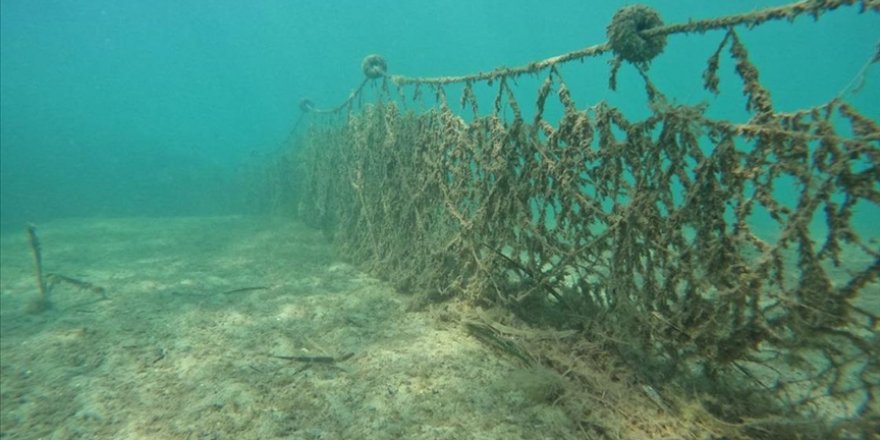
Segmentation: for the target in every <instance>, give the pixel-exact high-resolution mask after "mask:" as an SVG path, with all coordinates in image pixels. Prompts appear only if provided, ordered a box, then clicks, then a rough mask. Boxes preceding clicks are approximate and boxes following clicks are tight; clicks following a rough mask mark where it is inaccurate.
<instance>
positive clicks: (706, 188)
mask: <svg viewBox="0 0 880 440" xmlns="http://www.w3.org/2000/svg"><path fill="white" fill-rule="evenodd" d="M839 7H850V8H859V9H860V11H861V12H862V13H865V14H877V13H878V12H880V4H878V2H872V1H861V2H858V1H807V2H799V3H794V4H791V5H787V6H781V7H776V8H771V9H766V10H759V11H755V12H752V13H748V14H742V15H734V16H727V17H721V18H716V19H708V20H700V21H696V20H692V21H689V22H687V23H683V24H673V25H668V24H664V23H663V21H662V18H661V16H660V14H659V13H658V12H657V11H655V10H653V9H651V8H649V7H646V6H639V5H637V6H630V7H626V8H623V9H621V10H620V11H618V12H617V13H616V14H615V15H614V17H613V19H612V21H611V23H610V25H609V26H608V29H607V35H608V42H606V43H602V44H597V45H594V46H590V47H587V48H585V49H582V50H579V51H575V52H571V53H567V54H564V55H560V56H557V57H553V58H549V59H546V60H542V61H537V62H534V63H530V64H528V65H526V66H522V67H518V68H504V69H498V70H494V71H490V72H485V73H480V74H475V75H467V76H460V77H439V78H412V77H404V76H398V75H393V74H390V73H389V72H388V64H387V63H386V61H385V60H384V59H383V58H382V57H381V56H378V55H371V56H369V57H367V58H366V59H365V60H364V61H363V64H362V68H363V72H364V75H365V79H364V81H363V83H361V85H360V87H358V88H357V90H356V91H355V92H353V93H352V94H351V95H350V97H349V99H348V100H346V101H345V102H344V103H342V104H341V105H340V106H338V107H336V108H332V109H321V108H318V107H316V106H315V104H314V103H313V102H312V101H310V100H304V101H303V103H302V105H301V110H302V111H303V113H304V118H305V119H306V120H307V121H306V125H307V126H308V128H307V129H305V130H303V131H302V133H301V134H300V135H299V136H297V137H296V139H295V140H294V141H293V143H292V145H291V146H290V148H289V149H287V150H286V151H285V152H284V153H283V154H282V155H280V156H279V157H277V158H275V159H274V161H273V162H272V163H270V164H267V165H266V166H265V167H264V171H263V174H261V177H260V179H261V182H262V183H261V186H260V195H259V198H260V199H261V200H263V201H264V205H265V206H267V207H269V208H272V209H274V210H275V211H277V212H283V213H287V214H292V215H295V216H297V217H298V218H301V219H302V220H303V221H305V222H307V223H308V224H310V225H312V226H314V227H316V228H320V229H321V230H323V231H324V232H325V233H326V234H327V236H328V237H331V238H332V240H333V241H334V243H335V244H336V245H337V246H338V247H339V248H340V250H341V251H342V252H343V254H344V255H346V256H347V257H349V258H351V260H352V261H355V262H358V263H359V264H360V265H362V266H363V267H365V268H367V269H368V270H370V271H372V272H373V273H376V274H378V275H379V276H381V277H383V278H384V279H387V280H388V281H390V282H391V283H392V284H393V285H394V286H395V287H396V288H397V289H398V290H400V291H402V292H409V293H413V294H415V295H416V296H418V297H419V298H421V301H422V302H423V303H426V304H427V303H436V302H440V301H444V300H450V299H456V300H462V301H466V302H468V303H470V304H473V305H480V306H484V307H503V308H505V309H507V310H509V311H510V312H512V315H514V316H516V318H517V321H516V322H519V323H522V325H524V326H530V328H546V329H557V330H564V331H566V332H567V333H566V335H567V336H566V338H565V340H560V341H557V344H556V345H555V346H553V347H549V348H548V346H547V344H546V343H542V344H543V345H541V344H537V345H536V344H532V345H531V350H532V352H531V353H529V354H522V353H520V354H519V355H518V356H520V357H521V359H522V360H523V362H531V363H537V364H543V365H544V366H548V367H552V368H555V369H557V370H560V369H565V368H566V367H565V365H563V364H564V363H565V362H567V361H565V360H564V359H562V358H564V357H565V356H568V357H569V358H570V359H582V358H583V357H584V356H583V352H582V351H579V350H580V349H579V348H578V347H582V346H583V345H584V344H590V346H594V345H598V346H601V347H602V350H604V351H605V352H607V353H611V354H613V357H614V358H615V359H616V360H615V362H617V363H618V364H619V365H623V366H625V367H627V368H628V369H629V370H631V371H632V377H634V378H636V379H634V380H636V381H637V382H638V383H639V384H641V385H640V386H642V389H643V390H645V394H646V395H649V397H650V398H651V399H654V398H656V399H657V400H658V401H659V402H661V403H658V408H659V409H658V411H661V412H672V413H678V414H679V415H681V414H682V413H685V412H688V411H690V410H687V408H690V406H688V405H689V404H685V403H680V402H679V403H676V402H675V401H674V400H673V399H670V398H669V397H663V396H660V394H661V393H658V392H657V391H656V390H662V389H678V390H689V391H686V392H683V394H684V395H689V396H690V397H691V398H692V399H693V400H694V401H696V402H698V406H699V407H700V411H701V412H700V414H704V416H699V417H697V416H692V417H691V420H692V421H693V422H694V423H698V422H699V423H698V424H700V423H701V425H700V426H702V427H703V428H704V429H706V430H707V431H708V432H710V433H712V434H714V435H715V436H716V438H720V437H722V436H726V437H727V438H813V437H816V438H867V437H870V436H872V435H877V433H878V431H877V426H878V425H877V424H876V423H877V421H878V414H880V405H878V403H877V397H878V391H880V389H878V383H880V361H878V348H880V340H878V336H877V326H878V324H877V323H878V312H880V310H878V309H877V307H876V306H877V304H878V302H877V300H876V298H877V297H878V296H880V287H878V282H877V276H878V272H880V246H878V241H877V240H878V238H877V234H876V232H875V233H873V235H872V234H871V233H870V231H869V232H867V233H866V232H865V231H864V230H859V229H858V228H857V227H856V225H855V220H854V219H855V218H857V217H858V215H859V214H860V213H861V212H864V211H867V212H874V213H876V212H880V211H877V208H878V204H880V188H878V182H880V127H878V124H877V121H875V120H873V119H871V118H870V117H868V116H866V115H865V114H863V113H862V112H860V111H859V109H857V108H855V107H854V106H853V105H852V104H850V103H848V101H847V99H846V98H847V94H846V93H841V94H840V95H838V96H836V97H834V98H832V99H831V100H829V101H828V102H825V103H823V104H821V105H817V106H814V107H810V108H803V109H799V110H797V111H792V112H781V111H778V110H777V109H776V106H775V105H774V102H773V99H772V93H771V90H768V89H767V88H766V87H765V85H764V84H762V82H761V81H760V79H759V72H758V66H757V65H756V64H755V62H754V60H753V59H752V58H750V56H749V51H748V49H747V47H746V43H745V42H744V41H743V39H742V38H741V35H740V32H741V29H742V28H743V27H755V26H761V25H763V24H765V23H768V22H771V21H778V20H789V21H791V20H795V19H796V18H798V17H800V16H802V15H808V16H812V17H814V18H817V19H819V18H820V17H821V16H822V15H823V14H828V13H833V12H832V11H833V10H834V9H837V8H839ZM708 31H713V32H708ZM685 33H686V34H699V35H700V36H701V37H700V38H705V39H716V40H717V42H718V43H717V49H716V50H715V51H714V53H713V54H712V55H711V56H710V57H709V59H708V60H706V61H705V63H706V64H705V68H704V71H703V75H702V79H703V87H704V88H705V90H708V91H710V92H712V93H714V94H718V93H721V90H720V87H719V84H720V80H719V78H720V76H719V71H720V70H721V69H723V68H727V69H730V70H732V71H733V72H734V73H735V75H736V76H735V77H738V78H737V81H739V82H740V84H738V85H731V89H733V90H738V89H739V88H740V86H741V90H742V91H743V95H744V97H743V98H742V99H743V102H744V104H745V107H746V110H747V111H748V119H747V120H746V121H744V122H735V121H731V120H725V119H721V118H717V117H712V116H710V114H709V111H708V110H707V105H686V104H677V103H675V102H674V101H673V100H671V99H669V98H668V97H667V96H666V95H665V94H664V93H663V91H662V90H660V89H659V88H658V87H657V86H656V85H655V84H654V82H652V80H651V74H650V70H649V66H650V63H651V61H652V60H654V59H655V58H656V57H662V56H664V50H665V49H666V46H667V44H666V43H667V41H666V40H667V38H668V37H670V36H672V35H675V34H685ZM600 56H605V57H606V58H609V57H610V59H611V61H610V69H609V71H608V72H609V77H608V78H607V80H609V84H608V85H609V87H610V88H611V89H614V88H617V87H618V86H619V84H618V81H617V77H618V74H620V73H621V72H624V71H627V72H635V73H636V74H637V76H638V77H639V78H640V81H641V82H642V83H643V85H644V90H645V96H646V101H645V105H644V106H645V108H644V109H643V114H646V115H647V116H645V117H641V118H639V119H632V118H627V117H626V116H625V113H624V112H623V111H622V110H621V109H620V108H617V107H615V106H613V105H611V104H610V103H608V102H605V101H598V102H593V103H589V104H588V105H586V106H585V105H583V103H576V102H575V100H574V98H573V93H572V91H571V90H570V88H569V85H568V84H569V83H567V82H566V81H565V79H563V74H564V73H567V72H568V70H564V69H563V67H565V68H569V67H566V66H568V65H569V64H571V63H572V62H573V61H582V62H591V60H593V59H594V58H599V57H600ZM877 61H878V56H877V55H875V56H874V57H873V58H872V59H870V60H869V62H868V64H866V66H867V65H870V64H873V63H876V62H877ZM577 68H578V66H577V65H571V67H570V69H571V71H573V72H576V71H577ZM862 73H863V72H862ZM529 79H531V80H534V81H535V84H536V85H537V86H536V90H534V89H533V90H534V92H533V95H532V96H533V97H532V98H531V99H528V100H527V99H524V98H523V96H527V95H526V94H525V92H524V91H523V90H522V88H523V86H522V85H521V84H520V80H522V81H521V82H522V83H527V82H528V80H529ZM862 79H863V78H862ZM453 94H454V95H455V96H456V98H457V99H450V98H449V97H450V96H453ZM487 103H488V105H487ZM486 107H488V108H486ZM872 298H873V301H874V302H873V307H872V303H871V301H872ZM468 322H470V324H468V325H471V326H474V328H473V332H474V334H475V335H476V336H478V337H481V338H485V340H486V341H495V340H502V339H501V338H504V337H505V336H504V335H502V334H496V333H497V332H494V331H493V330H491V329H492V328H495V329H497V328H499V327H498V326H497V325H495V326H493V325H492V324H490V323H486V322H483V324H474V321H468ZM511 322H512V321H511ZM481 325H482V326H483V327H481ZM487 327H488V330H487ZM508 336H510V335H508ZM510 337H513V336H510ZM520 339H521V341H520V343H521V344H525V345H524V346H527V347H528V346H529V344H530V342H529V340H528V338H525V337H522V338H520ZM505 344H506V343H505ZM505 344H500V346H501V347H502V348H504V347H505ZM541 347H543V348H541ZM565 347H568V348H567V349H566V348H565ZM505 349H506V350H508V351H516V350H518V349H513V348H510V346H508V347H507V348H505ZM542 350H543V351H542ZM566 350H568V351H566ZM578 362H579V361H578ZM574 364H575V361H574V360H571V361H570V362H569V366H568V367H567V368H568V369H569V370H572V371H573V369H574V367H572V365H574ZM585 374H586V373H585ZM584 377H586V376H584ZM583 380H584V381H586V379H585V378H584V379H583ZM652 394H653V395H654V396H651V395H652ZM829 408H831V409H830V410H829ZM621 412H625V411H621ZM691 413H694V411H691ZM643 416H644V415H643ZM644 417H646V418H648V419H650V418H651V417H657V415H656V414H654V415H647V416H644ZM582 418H583V419H584V422H583V423H584V426H585V428H584V429H585V430H586V431H589V432H591V433H593V434H595V435H598V436H602V435H604V436H606V437H608V438H615V437H614V436H613V435H612V434H611V433H610V431H609V428H608V427H607V426H606V427H603V425H602V423H603V422H601V421H599V420H597V418H596V417H595V416H590V414H587V413H586V412H585V414H583V415H582ZM709 419H711V422H710V421H708V420H709ZM701 420H702V421H701ZM645 423H648V422H645ZM654 432H655V437H656V438H660V437H662V434H663V430H662V429H659V428H658V430H655V431H654ZM667 434H668V433H667ZM823 436H825V437H823ZM645 438H648V437H645ZM697 438H703V437H697Z"/></svg>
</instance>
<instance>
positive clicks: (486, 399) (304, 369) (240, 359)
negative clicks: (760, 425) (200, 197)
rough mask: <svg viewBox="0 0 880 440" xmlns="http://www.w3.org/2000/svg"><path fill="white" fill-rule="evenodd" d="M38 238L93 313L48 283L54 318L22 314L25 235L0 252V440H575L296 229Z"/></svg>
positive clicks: (486, 356)
mask: <svg viewBox="0 0 880 440" xmlns="http://www.w3.org/2000/svg"><path fill="white" fill-rule="evenodd" d="M38 234H39V238H40V240H41V243H42V254H43V266H44V271H45V272H46V273H56V274H61V275H64V276H67V277H71V278H74V279H77V280H81V281H85V282H88V283H92V284H94V285H96V286H100V287H102V288H104V289H105V291H106V299H103V298H101V297H100V295H97V294H96V293H95V292H92V291H90V290H87V289H79V288H77V287H76V286H73V285H71V284H67V283H61V284H55V285H54V286H53V287H52V290H51V292H50V300H51V303H52V308H51V309H49V310H47V311H45V312H42V313H28V309H29V306H30V305H31V304H32V303H33V301H34V300H35V298H37V294H38V293H37V292H38V290H37V284H36V281H35V276H34V265H33V258H32V255H31V250H30V247H29V245H28V240H27V235H26V234H25V231H24V227H22V229H21V230H20V231H15V230H11V231H10V230H6V231H5V233H4V234H3V235H2V243H0V250H2V265H0V270H2V272H0V273H2V278H0V336H2V337H0V353H2V356H0V388H2V389H0V405H2V411H0V438H2V439H3V440H12V439H39V438H45V439H111V438H113V439H115V438H118V439H271V438H291V439H354V438H358V439H398V438H406V439H453V438H461V439H533V438H582V433H579V430H578V429H577V428H576V426H575V424H574V423H573V422H572V421H571V420H569V418H568V417H567V416H566V414H565V412H564V411H562V409H560V408H559V407H558V406H555V405H554V404H553V402H551V401H547V400H546V399H545V398H546V396H544V397H541V395H542V393H541V392H540V389H542V388H552V387H554V386H558V384H553V383H547V384H544V383H542V381H545V380H546V381H549V382H553V379H552V378H549V377H547V378H545V377H542V375H541V374H540V373H539V374H537V376H536V377H532V378H529V377H528V376H529V375H530V374H531V373H530V372H528V371H523V369H522V367H520V366H518V365H516V363H515V362H514V361H512V360H510V359H506V358H504V357H502V356H499V355H498V354H497V353H496V352H493V351H492V350H491V349H489V348H487V347H486V346H484V345H482V344H481V343H480V342H479V341H478V340H476V339H474V338H473V337H471V336H469V335H468V334H467V333H466V332H465V331H464V330H463V329H462V328H461V326H459V325H454V324H451V323H444V322H443V321H441V320H437V319H433V318H432V317H431V316H430V315H429V314H427V313H424V312H407V311H406V303H407V301H408V297H406V296H402V295H400V294H398V293H395V292H394V290H393V289H392V288H390V287H389V286H387V285H386V284H384V283H383V282H381V281H379V280H377V279H375V278H373V277H371V276H368V275H366V274H364V273H362V272H360V271H359V270H357V269H355V268H354V267H352V266H351V265H349V264H346V263H343V262H342V260H341V259H339V258H338V257H337V256H336V255H334V253H333V251H332V247H331V245H330V244H329V243H327V241H326V240H325V239H324V238H323V237H322V236H321V234H320V233H319V232H317V231H314V230H311V229H308V228H306V227H304V226H302V225H299V224H295V223H288V222H281V221H272V220H267V219H254V218H247V217H222V218H177V219H157V218H138V219H82V220H64V221H53V222H49V223H45V224H41V225H39V229H38ZM273 356H300V357H304V358H310V359H313V360H315V362H304V361H302V360H286V359H280V358H276V357H273ZM330 358H332V359H330ZM512 378H514V379H515V380H512ZM524 378H525V379H524ZM536 389H537V390H538V392H536ZM535 396H538V397H537V398H536V397H535Z"/></svg>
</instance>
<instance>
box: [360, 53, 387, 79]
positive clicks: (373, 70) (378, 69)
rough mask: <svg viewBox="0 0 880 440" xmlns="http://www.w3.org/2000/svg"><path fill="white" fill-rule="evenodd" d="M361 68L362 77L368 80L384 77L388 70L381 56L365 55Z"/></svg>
mask: <svg viewBox="0 0 880 440" xmlns="http://www.w3.org/2000/svg"><path fill="white" fill-rule="evenodd" d="M361 68H362V69H363V70H364V75H366V76H367V78H369V79H376V78H380V77H383V76H385V71H386V70H387V69H388V64H387V63H385V58H382V55H376V54H373V55H367V57H366V58H364V61H363V62H362V63H361Z"/></svg>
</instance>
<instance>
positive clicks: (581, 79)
mask: <svg viewBox="0 0 880 440" xmlns="http://www.w3.org/2000/svg"><path fill="white" fill-rule="evenodd" d="M627 3H629V2H621V1H606V2H583V1H556V2H550V3H546V2H537V1H531V2H530V1H484V2H471V1H465V0H455V1H446V2H433V1H387V0H386V1H373V2H361V1H353V0H348V1H332V2H283V1H262V2H256V3H252V2H244V3H243V2H233V1H221V2H211V3H210V5H208V4H206V3H204V2H195V1H183V2H178V1H174V2H172V1H159V2H149V3H143V2H114V1H90V2H68V1H39V2H29V1H22V0H10V1H4V2H3V3H2V4H0V36H2V39H0V54H2V64H0V98H2V99H0V110H2V111H0V159H2V161H0V201H2V210H0V223H2V224H3V225H7V226H8V225H14V226H15V227H16V228H18V227H20V224H21V223H22V222H23V221H34V222H42V221H46V220H49V219H53V218H65V217H82V216H132V215H135V216H165V215H194V214H228V213H236V212H240V211H242V206H243V204H244V203H243V202H244V201H243V198H244V197H245V196H244V194H243V192H242V191H241V187H242V184H241V182H240V181H239V180H237V179H238V177H237V173H236V171H237V170H238V169H239V168H240V167H241V166H242V165H243V164H244V163H246V161H247V160H248V159H249V158H250V157H253V156H259V155H261V154H264V153H267V152H271V151H273V150H275V149H276V148H278V146H279V145H280V144H281V143H282V142H283V140H284V139H285V137H286V136H287V134H288V133H289V131H290V130H291V128H292V126H293V123H294V121H295V120H296V118H297V117H298V115H299V110H298V109H297V105H298V102H299V100H300V99H301V98H303V97H309V98H311V99H312V100H314V101H315V102H316V103H317V104H318V105H319V106H332V105H335V104H336V103H338V102H340V101H341V100H343V99H344V98H345V97H346V96H347V94H348V93H349V92H350V90H351V89H353V88H354V87H355V86H356V84H357V83H358V82H359V80H360V79H361V75H362V74H361V72H360V60H361V59H362V58H363V56H365V55H366V54H369V53H380V54H382V55H384V56H385V57H386V59H387V60H388V62H389V71H390V72H391V73H399V74H405V75H413V76H429V75H445V74H464V73H472V72H477V71H485V70H489V69H492V68H494V67H498V66H502V65H506V66H515V65H521V64H525V63H527V62H529V61H532V60H536V59H541V58H545V57H548V56H552V55H556V54H560V53H563V52H566V51H569V50H574V49H578V48H581V47H584V46H587V45H592V44H596V43H600V42H603V41H605V27H606V26H607V24H608V22H609V20H610V18H611V16H612V15H613V13H614V11H615V10H616V9H617V8H619V7H620V6H622V5H625V4H627ZM783 3H784V2H779V1H777V2H770V1H746V2H705V1H697V0H691V1H656V2H651V5H652V6H654V7H655V8H656V9H658V10H659V11H660V13H661V15H662V16H663V18H664V19H665V20H666V21H667V22H680V21H683V20H686V19H687V18H688V17H707V16H714V15H719V14H727V13H734V12H743V11H748V10H752V9H756V8H759V7H763V6H768V5H776V4H783ZM856 9H857V8H852V7H851V8H844V9H842V10H838V11H835V12H833V13H830V14H827V16H823V17H822V18H821V20H819V21H818V22H814V21H813V20H812V19H810V18H801V19H798V20H797V22H796V23H794V24H789V23H774V24H768V25H766V26H762V27H760V28H759V29H755V30H751V31H749V30H741V31H740V34H741V36H742V38H743V40H744V42H745V44H746V46H747V47H748V48H749V50H750V53H751V56H752V57H753V60H754V61H755V63H756V65H757V66H758V67H759V68H760V69H761V78H762V81H763V82H764V84H765V85H766V86H767V87H768V88H769V89H770V90H771V92H772V94H773V98H774V102H775V103H776V105H777V108H778V109H780V110H791V109H796V108H801V107H804V106H810V105H815V104H818V103H821V102H825V101H827V100H828V99H829V98H830V97H832V96H834V95H835V94H836V93H837V92H839V91H840V90H841V89H842V88H844V87H845V86H846V84H848V83H849V82H850V81H851V80H852V78H853V76H854V75H855V74H856V72H857V71H858V70H859V68H860V67H861V66H862V65H863V64H864V62H865V61H866V59H868V58H869V57H870V56H871V55H872V53H873V51H874V50H875V45H876V44H877V42H878V39H880V33H878V31H877V29H878V28H880V19H878V17H877V15H876V14H863V15H859V14H857V13H856ZM721 35H722V34H721V33H720V32H714V33H709V34H708V35H695V36H690V37H684V36H673V37H671V38H670V39H669V45H668V47H667V49H666V52H665V53H664V54H663V55H662V56H661V57H659V58H658V59H657V60H655V62H654V63H653V66H652V70H651V71H652V77H653V78H654V80H655V81H656V83H657V85H658V87H660V89H661V90H663V91H664V92H666V93H667V95H669V96H670V97H672V98H673V99H675V100H676V101H677V102H682V103H698V102H701V101H704V100H708V101H709V102H711V103H712V107H711V110H710V114H712V115H715V116H720V117H725V118H739V119H744V118H745V117H746V113H745V112H744V101H743V100H742V98H741V97H740V95H739V93H738V92H739V88H740V83H739V82H738V79H737V78H735V77H734V76H732V74H731V70H732V69H731V66H730V64H729V63H728V64H727V65H726V67H727V68H728V69H726V70H725V69H724V67H725V65H724V64H722V80H721V89H722V95H721V97H720V98H714V97H712V96H710V95H708V94H707V93H706V92H704V91H703V90H702V89H701V79H700V74H701V72H702V69H703V68H704V66H705V60H706V58H708V56H709V55H710V54H711V52H712V51H713V50H714V48H715V47H716V46H717V44H718V42H719V41H720V39H721ZM606 59H607V57H603V58H601V59H593V60H590V61H587V62H585V63H583V64H580V63H574V64H572V65H570V66H566V67H565V68H564V69H563V74H564V75H565V78H566V81H567V82H568V83H569V85H570V87H571V89H572V91H573V93H574V98H575V99H576V101H577V102H578V104H579V105H581V106H587V105H592V104H593V103H595V102H597V101H598V100H601V99H607V100H609V101H611V102H612V103H613V104H614V105H617V106H620V107H621V108H623V109H624V110H625V111H627V114H628V115H631V116H632V117H633V118H636V117H640V116H643V115H644V114H645V112H646V111H647V110H646V107H645V105H644V91H643V88H642V86H641V84H639V82H638V81H639V80H638V78H637V77H636V76H635V74H634V73H633V71H632V70H631V69H622V71H621V73H620V78H619V87H618V90H619V91H618V92H611V91H609V90H608V89H607V76H608V66H607V65H606V63H605V60H606ZM874 67H875V68H873V69H870V70H869V72H868V77H867V84H866V85H865V87H864V88H863V89H862V91H861V93H860V94H859V95H857V96H853V97H852V99H851V100H852V102H853V103H854V104H855V105H856V106H857V107H858V108H860V109H861V111H863V112H865V113H867V114H868V115H871V116H872V117H874V118H875V120H876V119H877V116H878V115H880V104H878V103H880V99H878V97H880V91H878V90H880V88H878V86H877V83H878V81H880V69H877V68H876V65H875V66H874ZM537 84H538V80H537V79H532V78H523V79H522V80H521V83H520V84H518V87H517V91H518V93H521V96H522V97H521V98H520V99H521V100H522V102H523V103H531V102H533V100H534V94H535V91H536V89H537V86H536V85H537ZM483 95H484V96H482V97H481V98H482V99H486V100H491V99H492V97H491V96H492V95H491V94H489V93H484V94H483ZM455 99H457V98H455ZM523 107H524V108H525V111H526V116H527V117H528V113H529V112H530V111H531V109H530V108H529V107H530V105H523ZM482 108H484V109H486V108H489V106H488V105H484V106H483V107H482Z"/></svg>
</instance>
